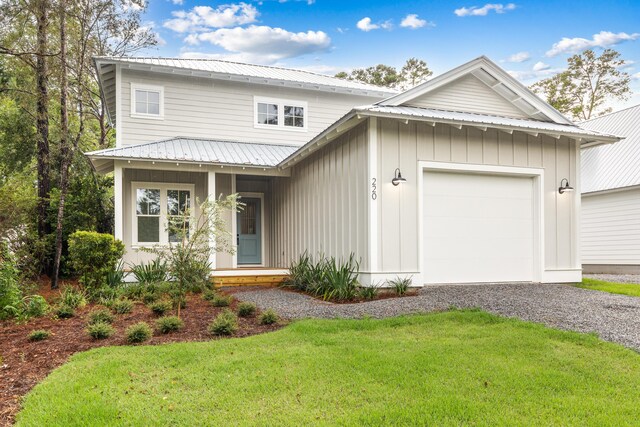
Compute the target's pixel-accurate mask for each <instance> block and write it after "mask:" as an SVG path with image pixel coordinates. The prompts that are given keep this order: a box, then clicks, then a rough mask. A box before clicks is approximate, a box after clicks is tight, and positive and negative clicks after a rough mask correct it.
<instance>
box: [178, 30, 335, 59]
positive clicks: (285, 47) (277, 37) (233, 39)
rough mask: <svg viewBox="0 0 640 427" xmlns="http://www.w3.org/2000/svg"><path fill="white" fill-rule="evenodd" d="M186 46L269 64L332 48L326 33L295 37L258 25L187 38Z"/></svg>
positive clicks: (285, 32) (312, 32)
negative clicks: (213, 48)
mask: <svg viewBox="0 0 640 427" xmlns="http://www.w3.org/2000/svg"><path fill="white" fill-rule="evenodd" d="M185 42H186V43H187V44H191V45H197V44H199V43H201V42H208V43H211V44H212V45H215V46H219V47H221V48H223V49H224V50H226V51H228V52H230V54H222V55H220V56H219V57H223V56H224V57H226V58H229V57H232V58H234V60H238V61H243V62H259V63H267V64H272V63H274V62H276V61H279V60H282V59H286V58H293V57H296V56H301V55H306V54H309V53H314V52H322V51H326V50H327V49H329V47H330V46H331V38H330V37H329V36H328V35H327V34H326V33H325V32H323V31H307V32H299V33H293V32H290V31H287V30H284V29H282V28H273V27H268V26H256V25H251V26H249V27H246V28H242V27H235V28H220V29H217V30H215V31H209V32H203V33H198V34H196V33H194V34H190V35H189V36H188V37H187V38H185Z"/></svg>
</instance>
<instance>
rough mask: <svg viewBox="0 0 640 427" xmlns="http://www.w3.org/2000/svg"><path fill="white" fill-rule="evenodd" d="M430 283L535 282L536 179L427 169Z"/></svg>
mask: <svg viewBox="0 0 640 427" xmlns="http://www.w3.org/2000/svg"><path fill="white" fill-rule="evenodd" d="M423 189H424V190H423V191H424V199H423V200H424V202H423V203H424V209H423V216H424V217H423V221H424V227H423V230H424V237H423V238H424V246H423V248H424V249H423V256H424V264H423V265H424V274H425V281H426V283H474V282H510V281H526V282H530V281H533V262H534V259H533V253H534V239H533V235H534V233H533V232H534V215H533V194H534V192H533V179H532V178H530V177H513V176H500V175H482V174H465V173H449V172H425V174H424V187H423Z"/></svg>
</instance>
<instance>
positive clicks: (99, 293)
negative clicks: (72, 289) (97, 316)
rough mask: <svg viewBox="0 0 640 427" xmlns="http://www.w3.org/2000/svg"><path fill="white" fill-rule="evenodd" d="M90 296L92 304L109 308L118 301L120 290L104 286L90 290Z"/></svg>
mask: <svg viewBox="0 0 640 427" xmlns="http://www.w3.org/2000/svg"><path fill="white" fill-rule="evenodd" d="M88 295H89V300H91V301H92V302H95V303H98V304H101V305H105V306H107V307H108V306H110V305H111V303H112V302H113V301H114V300H116V299H118V297H119V296H120V290H119V289H116V288H111V287H109V286H102V287H100V288H95V289H89V292H88Z"/></svg>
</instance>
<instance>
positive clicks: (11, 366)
mask: <svg viewBox="0 0 640 427" xmlns="http://www.w3.org/2000/svg"><path fill="white" fill-rule="evenodd" d="M41 294H43V296H44V297H45V298H47V300H48V301H49V302H51V301H52V300H53V299H54V298H55V297H56V296H57V291H56V292H51V291H50V290H47V289H46V282H45V283H43V286H42V292H41ZM237 304H238V302H237V301H235V300H234V301H233V302H232V304H231V306H230V307H229V308H231V309H232V310H234V311H235V308H236V305H237ZM97 307H99V306H96V305H93V304H89V305H87V306H86V307H83V308H80V309H78V310H76V315H75V317H72V318H70V319H65V320H58V319H55V318H53V317H52V316H45V317H41V318H36V319H32V320H30V321H28V322H27V323H23V324H16V323H15V322H13V321H3V322H0V385H1V386H0V426H5V425H7V426H8V425H11V424H12V423H13V421H14V418H15V415H16V414H17V412H18V411H19V409H20V400H21V398H22V397H23V396H24V395H26V394H27V393H28V392H29V390H31V389H32V388H33V387H34V386H35V385H36V384H37V383H38V382H40V381H42V380H43V379H44V378H45V377H46V376H47V375H48V374H49V373H50V372H51V371H52V370H54V369H55V368H57V367H58V366H60V365H62V364H63V363H65V362H66V361H67V360H68V359H69V356H71V355H72V354H74V353H77V352H80V351H85V350H89V349H91V348H95V347H103V346H113V345H128V344H127V343H126V338H125V333H124V331H125V329H126V328H127V327H128V326H129V325H131V324H133V323H137V322H140V321H145V322H147V323H149V325H150V326H151V327H152V328H155V320H156V319H157V318H158V316H156V315H154V314H153V313H152V312H151V310H150V309H149V308H148V307H146V306H145V305H143V304H136V305H135V307H134V309H133V310H132V312H131V313H129V314H120V315H115V318H116V320H115V321H114V323H113V326H114V328H115V329H116V333H115V334H114V335H113V336H111V337H110V338H107V339H104V340H97V341H94V340H93V339H91V338H90V337H89V335H87V333H86V332H85V327H86V324H87V318H88V313H89V312H90V311H91V310H93V309H95V308H97ZM222 310H224V308H218V307H213V306H212V305H211V304H210V303H209V302H207V301H205V300H203V299H202V296H201V295H189V296H188V297H187V306H186V308H184V309H182V310H181V311H180V317H181V319H182V320H183V322H184V328H183V329H181V330H180V331H177V332H172V333H169V334H165V335H160V334H157V335H156V333H155V332H154V336H153V337H152V338H151V339H150V340H149V341H147V342H146V343H145V344H144V345H155V344H165V343H171V342H183V341H209V340H212V339H220V338H217V337H212V336H211V335H210V334H209V332H208V331H207V326H208V325H209V324H210V323H211V321H212V320H213V319H214V318H215V317H216V316H217V315H218V314H219V313H220V312H221V311H222ZM167 314H175V313H167ZM238 326H239V328H238V332H237V333H236V334H235V335H234V337H245V336H250V335H255V334H260V333H264V332H269V331H274V330H276V329H279V328H281V327H282V325H260V324H259V322H258V316H257V315H256V316H254V317H251V318H239V319H238ZM37 329H45V330H48V331H50V332H51V334H52V335H51V336H50V337H49V338H48V339H46V340H44V341H39V342H30V341H29V340H28V338H27V336H28V335H29V333H30V332H31V331H33V330H37Z"/></svg>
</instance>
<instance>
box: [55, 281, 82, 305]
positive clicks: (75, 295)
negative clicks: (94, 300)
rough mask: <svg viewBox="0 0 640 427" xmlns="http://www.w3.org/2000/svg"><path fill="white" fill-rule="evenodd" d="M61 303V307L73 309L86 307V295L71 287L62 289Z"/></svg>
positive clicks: (66, 286)
mask: <svg viewBox="0 0 640 427" xmlns="http://www.w3.org/2000/svg"><path fill="white" fill-rule="evenodd" d="M59 301H60V304H61V305H66V306H68V307H71V308H78V307H84V306H85V305H86V304H87V298H86V295H85V293H84V292H82V291H81V290H79V289H76V288H74V287H73V286H71V285H65V286H63V287H62V289H61V290H60V296H59Z"/></svg>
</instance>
